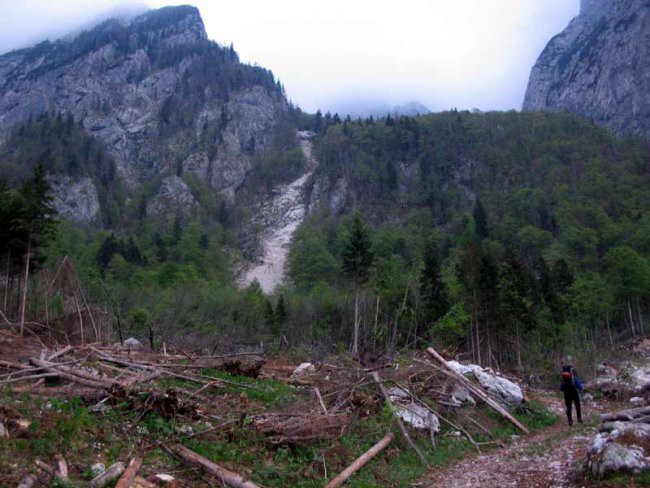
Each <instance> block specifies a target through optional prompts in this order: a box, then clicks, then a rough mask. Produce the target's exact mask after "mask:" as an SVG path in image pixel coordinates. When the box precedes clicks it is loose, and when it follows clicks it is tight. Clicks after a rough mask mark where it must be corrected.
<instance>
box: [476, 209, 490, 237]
mask: <svg viewBox="0 0 650 488" xmlns="http://www.w3.org/2000/svg"><path fill="white" fill-rule="evenodd" d="M473 215H474V226H475V228H476V235H477V236H479V238H481V239H485V238H486V237H487V236H488V234H489V232H488V225H487V215H486V213H485V209H484V208H483V204H482V203H481V201H480V200H476V204H475V205H474V212H473Z"/></svg>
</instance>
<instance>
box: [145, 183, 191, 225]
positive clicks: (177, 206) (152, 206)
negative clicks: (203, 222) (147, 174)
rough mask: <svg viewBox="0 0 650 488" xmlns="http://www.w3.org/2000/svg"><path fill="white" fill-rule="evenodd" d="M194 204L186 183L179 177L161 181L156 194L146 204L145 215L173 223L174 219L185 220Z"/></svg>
mask: <svg viewBox="0 0 650 488" xmlns="http://www.w3.org/2000/svg"><path fill="white" fill-rule="evenodd" d="M192 204H194V196H193V195H192V192H191V191H190V189H189V187H188V186H187V183H185V182H184V181H183V179H182V178H181V177H179V176H168V177H167V178H165V179H163V180H162V182H161V184H160V188H159V190H158V193H157V194H156V196H155V197H154V198H153V200H151V201H150V202H149V203H148V204H147V214H150V215H159V216H164V217H167V220H168V221H170V222H171V221H173V220H174V219H175V218H176V217H185V218H187V217H188V216H189V213H190V209H191V207H192Z"/></svg>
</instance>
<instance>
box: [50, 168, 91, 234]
mask: <svg viewBox="0 0 650 488" xmlns="http://www.w3.org/2000/svg"><path fill="white" fill-rule="evenodd" d="M49 183H50V188H51V189H52V194H53V196H54V198H53V200H52V205H53V207H54V209H55V210H56V211H57V213H58V214H59V215H60V216H61V217H63V218H64V219H66V220H69V221H71V222H75V223H77V224H82V225H92V224H94V223H96V221H97V218H98V216H99V197H98V195H97V188H96V187H95V184H94V183H93V181H92V180H91V179H90V178H88V177H85V178H80V179H78V180H74V179H73V178H70V177H68V176H58V177H54V178H51V179H50V182H49Z"/></svg>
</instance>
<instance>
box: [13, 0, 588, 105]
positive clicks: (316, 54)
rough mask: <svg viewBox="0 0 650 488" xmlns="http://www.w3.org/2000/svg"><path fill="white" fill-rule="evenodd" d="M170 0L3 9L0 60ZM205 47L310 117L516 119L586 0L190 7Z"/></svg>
mask: <svg viewBox="0 0 650 488" xmlns="http://www.w3.org/2000/svg"><path fill="white" fill-rule="evenodd" d="M178 3H180V2H179V1H173V0H135V1H129V0H20V1H15V0H0V53H3V52H7V51H9V50H12V49H16V48H20V47H25V46H28V45H32V44H35V43H37V42H39V41H41V40H44V39H46V38H49V39H56V38H58V37H61V36H64V35H67V34H69V33H71V32H78V31H79V30H82V29H83V28H86V27H88V26H90V25H92V24H93V23H96V22H97V21H98V19H102V18H105V17H107V16H109V15H111V14H113V13H115V12H132V11H138V10H141V9H145V8H147V7H149V8H158V7H162V6H165V5H175V4H178ZM182 3H188V4H192V5H195V6H197V7H198V8H199V10H200V11H201V15H202V17H203V21H204V24H205V26H206V30H207V33H208V37H209V38H210V39H212V40H214V41H217V42H218V43H220V44H224V45H229V44H230V43H233V44H234V46H235V49H236V50H237V52H238V53H239V55H240V58H241V59H242V61H245V62H248V63H252V64H258V65H260V66H263V67H265V68H268V69H271V70H272V71H273V73H274V74H275V75H276V77H278V78H279V79H280V81H281V82H282V83H283V84H284V86H285V89H286V92H287V95H288V97H289V98H290V99H291V100H292V101H293V102H294V103H296V104H297V105H299V106H300V107H302V108H303V109H304V110H306V111H309V112H314V111H315V110H316V109H318V108H321V109H322V110H323V111H327V110H332V111H336V110H337V109H340V108H342V107H344V106H346V104H350V103H351V102H352V101H355V102H356V103H357V104H359V103H361V104H363V103H368V104H374V103H383V104H389V105H393V104H400V103H405V102H409V101H418V102H421V103H423V104H424V105H426V106H427V107H428V108H429V109H431V110H432V111H440V110H445V109H450V108H458V109H470V110H471V109H474V108H477V109H480V110H484V111H486V110H510V109H516V110H518V109H519V108H520V107H521V103H522V101H523V97H524V93H525V90H526V84H527V81H528V75H529V73H530V69H531V67H532V66H533V64H534V63H535V60H536V59H537V56H538V55H539V53H540V52H541V51H542V49H543V48H544V46H545V45H546V43H547V42H548V41H549V40H550V39H551V37H553V36H554V35H555V34H557V33H559V32H560V31H562V30H563V29H564V28H565V27H566V25H567V24H568V23H569V21H570V20H571V18H572V17H574V16H575V15H577V13H578V11H579V0H401V1H396V0H393V1H390V2H389V1H385V0H329V1H327V2H323V1H318V2H315V1H309V0H303V1H298V0H273V1H270V0H227V1H222V0H185V1H184V2H182Z"/></svg>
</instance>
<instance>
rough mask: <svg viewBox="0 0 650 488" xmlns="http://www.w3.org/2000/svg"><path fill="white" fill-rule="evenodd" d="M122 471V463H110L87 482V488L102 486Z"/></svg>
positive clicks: (101, 487)
mask: <svg viewBox="0 0 650 488" xmlns="http://www.w3.org/2000/svg"><path fill="white" fill-rule="evenodd" d="M123 472H124V463H122V462H117V463H115V464H112V465H111V466H109V467H108V468H107V469H105V470H104V471H103V472H102V473H100V474H99V475H97V476H95V477H94V478H93V479H92V480H90V481H89V482H88V487H89V488H103V487H104V486H106V485H108V484H109V483H110V482H111V481H113V480H114V479H115V478H117V477H118V476H120V475H121V474H122V473H123Z"/></svg>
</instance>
